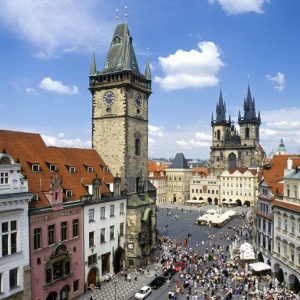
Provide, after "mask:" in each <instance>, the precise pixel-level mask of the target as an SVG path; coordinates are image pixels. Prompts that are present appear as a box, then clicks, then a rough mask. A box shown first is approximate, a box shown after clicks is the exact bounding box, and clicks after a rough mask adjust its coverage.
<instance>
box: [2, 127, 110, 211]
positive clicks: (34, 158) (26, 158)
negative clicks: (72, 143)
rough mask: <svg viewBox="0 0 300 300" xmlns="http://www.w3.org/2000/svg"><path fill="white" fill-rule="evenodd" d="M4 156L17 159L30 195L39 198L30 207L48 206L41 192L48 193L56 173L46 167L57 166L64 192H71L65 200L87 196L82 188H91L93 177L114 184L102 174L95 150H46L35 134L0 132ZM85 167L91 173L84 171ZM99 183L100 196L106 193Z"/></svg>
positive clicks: (105, 188)
mask: <svg viewBox="0 0 300 300" xmlns="http://www.w3.org/2000/svg"><path fill="white" fill-rule="evenodd" d="M2 149H5V151H6V153H7V154H8V155H10V156H12V157H13V159H14V160H15V162H16V161H17V159H18V160H19V162H20V163H21V165H22V169H21V173H22V174H23V175H25V176H27V178H28V185H29V191H30V192H32V193H35V194H36V193H38V194H39V201H37V202H32V203H31V207H32V206H33V207H44V206H47V205H49V203H48V201H47V200H46V199H45V197H43V196H42V193H41V192H45V191H49V187H50V178H51V177H53V176H54V175H55V172H51V171H50V170H49V163H52V164H56V166H57V173H58V174H59V175H60V176H61V177H62V182H63V188H64V189H66V190H72V194H73V196H72V197H70V198H67V199H65V200H67V201H72V200H78V199H80V197H82V196H87V195H88V192H87V190H86V188H85V187H84V184H88V185H91V184H92V180H93V179H94V178H95V177H96V174H97V175H98V177H99V178H100V179H103V178H104V183H111V182H113V175H112V174H111V173H110V172H104V171H103V170H102V167H106V164H105V163H104V162H103V160H102V159H101V157H100V156H99V155H98V153H97V152H96V151H95V150H91V149H78V148H60V147H47V146H46V144H45V142H44V141H43V139H42V138H41V136H40V135H39V134H36V133H25V132H17V131H9V130H0V152H1V151H2ZM32 163H36V164H39V165H40V171H38V172H34V171H32ZM68 166H72V167H75V168H76V172H75V173H70V172H69V169H68ZM87 166H89V167H92V168H93V172H88V171H87V168H86V167H87ZM104 183H103V181H102V185H101V193H102V194H107V193H109V189H108V188H107V186H106V185H105V184H104Z"/></svg>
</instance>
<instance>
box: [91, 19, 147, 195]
mask: <svg viewBox="0 0 300 300" xmlns="http://www.w3.org/2000/svg"><path fill="white" fill-rule="evenodd" d="M89 90H90V92H91V94H92V98H93V106H92V148H93V149H95V150H96V151H97V152H98V153H99V155H100V156H101V158H102V159H103V160H104V161H105V163H106V164H107V165H108V166H109V169H110V171H111V172H112V174H113V175H114V176H115V177H116V176H118V177H120V178H121V191H122V192H123V193H135V192H137V191H139V188H140V186H141V183H142V182H143V185H145V186H144V187H143V188H144V190H147V186H146V185H147V180H145V179H146V178H147V160H148V99H149V96H150V95H151V74H150V67H149V62H148V58H147V61H146V68H145V73H144V74H141V73H140V70H139V67H138V63H137V59H136V56H135V52H134V47H133V42H132V37H131V35H130V33H129V29H128V24H127V23H121V24H118V25H117V26H116V29H115V32H114V35H113V37H112V40H111V43H110V48H109V50H108V54H107V57H106V59H105V62H104V67H103V69H102V70H101V71H97V69H96V61H95V55H94V54H93V57H92V63H91V69H90V75H89Z"/></svg>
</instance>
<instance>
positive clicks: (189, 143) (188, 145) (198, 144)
mask: <svg viewBox="0 0 300 300" xmlns="http://www.w3.org/2000/svg"><path fill="white" fill-rule="evenodd" d="M176 144H177V145H179V146H180V147H181V148H183V149H192V148H207V147H208V148H209V147H210V143H208V142H203V141H197V140H194V139H191V140H185V139H182V140H178V141H176Z"/></svg>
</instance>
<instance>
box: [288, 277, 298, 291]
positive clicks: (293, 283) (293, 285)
mask: <svg viewBox="0 0 300 300" xmlns="http://www.w3.org/2000/svg"><path fill="white" fill-rule="evenodd" d="M288 285H289V289H291V290H293V291H295V292H296V293H298V292H299V291H300V282H299V279H298V277H297V276H295V275H294V274H291V275H290V276H289V278H288Z"/></svg>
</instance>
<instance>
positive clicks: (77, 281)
mask: <svg viewBox="0 0 300 300" xmlns="http://www.w3.org/2000/svg"><path fill="white" fill-rule="evenodd" d="M73 291H74V292H78V291H79V279H77V280H75V281H73Z"/></svg>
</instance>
